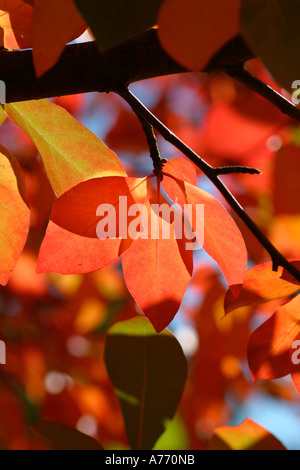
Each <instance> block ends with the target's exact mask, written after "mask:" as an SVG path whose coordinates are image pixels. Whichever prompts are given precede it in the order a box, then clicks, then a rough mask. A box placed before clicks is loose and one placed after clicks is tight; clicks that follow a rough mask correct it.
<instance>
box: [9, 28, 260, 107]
mask: <svg viewBox="0 0 300 470" xmlns="http://www.w3.org/2000/svg"><path fill="white" fill-rule="evenodd" d="M251 57H253V54H252V52H251V51H250V50H249V48H248V47H247V45H246V44H245V43H244V41H243V39H242V38H241V37H239V36H238V37H236V38H235V39H234V40H232V41H230V42H229V43H228V44H227V45H226V46H225V47H224V48H223V49H222V50H221V51H220V52H219V53H218V54H217V55H216V56H215V57H214V58H213V59H212V60H211V61H210V63H209V64H208V66H207V67H206V69H205V71H210V70H212V69H216V68H220V69H224V68H226V67H231V66H234V65H238V64H242V63H244V62H245V61H246V60H248V59H250V58H251ZM184 72H187V70H185V69H184V68H183V67H182V66H180V65H178V64H177V63H176V62H174V61H173V60H172V59H171V58H170V57H169V56H168V55H167V54H166V53H165V51H164V50H163V49H162V48H161V46H160V44H159V41H158V38H157V34H156V31H155V30H150V31H146V32H145V33H143V34H141V35H140V36H138V37H136V38H134V39H132V40H130V41H128V42H127V43H125V44H123V45H121V46H118V47H116V48H114V49H111V50H109V51H107V52H105V53H101V52H100V51H99V49H98V48H97V45H96V43H95V42H89V43H84V44H75V45H70V46H67V47H66V49H65V51H64V53H63V54H62V56H61V58H60V60H59V62H58V63H57V64H56V65H55V67H53V68H52V69H51V70H50V71H49V72H47V73H46V74H45V75H44V76H42V77H41V78H36V76H35V72H34V67H33V61H32V52H31V50H27V51H8V50H5V49H3V50H2V51H1V52H0V80H3V81H4V82H5V84H6V102H7V103H11V102H16V101H28V100H33V99H40V98H51V97H55V96H62V95H72V94H76V93H88V92H92V91H99V92H109V91H113V90H115V89H117V88H120V86H121V85H122V86H127V85H129V84H130V83H132V82H135V81H139V80H144V79H148V78H153V77H158V76H163V75H170V74H175V73H184Z"/></svg>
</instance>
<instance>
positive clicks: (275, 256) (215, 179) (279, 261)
mask: <svg viewBox="0 0 300 470" xmlns="http://www.w3.org/2000/svg"><path fill="white" fill-rule="evenodd" d="M115 92H116V93H118V94H119V95H120V96H121V97H122V98H123V99H124V100H125V101H126V102H127V103H128V104H129V105H130V106H131V108H132V110H133V111H134V112H135V113H136V114H138V115H140V116H143V117H144V118H145V119H146V120H147V121H148V122H149V123H150V124H151V125H152V126H153V127H154V129H156V130H157V131H158V132H159V133H160V134H161V135H162V137H164V139H165V140H166V141H167V142H169V143H171V144H172V145H174V147H176V148H177V149H178V150H180V151H181V152H182V153H183V154H184V155H186V156H187V157H188V158H189V159H190V160H191V161H192V162H193V163H194V164H195V165H196V166H197V167H198V168H199V169H200V170H201V171H203V173H204V174H205V175H206V176H207V177H208V178H209V179H210V181H211V182H212V183H213V184H214V185H215V186H216V188H217V189H218V190H219V191H220V193H221V194H222V195H223V197H224V198H225V199H226V201H227V202H228V204H229V205H230V206H231V208H232V209H233V210H234V211H235V212H236V214H237V215H238V216H239V217H240V219H241V220H243V222H244V223H245V224H246V226H247V227H248V228H249V230H250V231H251V232H252V233H253V235H254V236H255V237H256V239H257V240H258V241H259V242H260V243H261V245H262V246H263V247H264V248H265V249H266V251H267V252H268V253H269V255H270V256H271V258H272V260H273V267H274V270H277V269H278V267H279V266H282V267H283V268H285V269H286V270H287V271H288V272H289V273H290V274H291V275H292V276H293V277H294V278H295V279H296V280H297V281H299V282H300V271H298V269H297V268H295V267H294V266H293V265H292V264H291V263H289V261H288V260H287V259H286V258H285V257H284V256H283V255H282V254H281V253H280V252H279V251H278V250H277V249H276V248H275V247H274V245H273V244H272V243H271V242H270V240H269V239H268V238H267V237H266V236H265V235H264V234H263V232H262V231H261V230H260V229H259V228H258V226H257V225H256V224H255V223H254V222H253V220H252V219H251V218H250V217H249V216H248V214H247V213H246V212H245V210H244V209H243V207H242V206H241V205H240V204H239V202H238V201H237V200H236V199H235V197H234V196H233V195H232V194H231V192H230V191H229V189H227V187H226V186H225V185H224V183H223V182H222V181H221V180H220V178H219V175H218V172H216V170H215V168H213V167H212V166H211V165H209V164H208V163H207V162H206V161H205V160H203V159H202V158H201V157H199V155H197V154H196V153H195V152H194V151H193V150H192V149H190V148H189V147H188V146H187V145H186V144H185V143H184V142H182V140H180V139H179V138H178V137H177V136H176V135H175V134H173V133H172V132H171V131H170V130H169V129H168V128H167V127H166V126H165V125H164V124H163V123H162V122H161V121H160V120H159V119H158V118H157V117H156V116H154V115H153V114H152V113H151V111H149V109H148V108H146V107H145V106H144V104H143V103H141V101H140V100H139V99H138V98H137V97H136V96H135V95H133V93H131V91H130V90H129V89H127V88H126V89H122V90H115Z"/></svg>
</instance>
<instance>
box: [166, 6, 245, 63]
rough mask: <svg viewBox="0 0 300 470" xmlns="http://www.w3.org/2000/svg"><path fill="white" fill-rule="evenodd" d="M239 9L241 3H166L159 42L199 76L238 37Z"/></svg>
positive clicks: (178, 60)
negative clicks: (220, 51) (198, 73)
mask: <svg viewBox="0 0 300 470" xmlns="http://www.w3.org/2000/svg"><path fill="white" fill-rule="evenodd" d="M239 9H240V0H214V1H213V2H212V1H208V0H186V1H185V2H183V1H182V0H166V1H165V2H164V3H163V5H162V7H161V9H160V13H159V16H158V25H159V29H158V35H159V39H160V41H161V43H162V46H163V47H164V49H165V50H166V51H167V52H168V54H170V55H171V56H172V57H173V58H174V59H175V60H176V61H177V62H179V63H180V64H182V65H184V66H185V67H187V68H188V69H191V70H194V71H197V72H198V71H200V70H202V69H203V68H204V66H205V65H207V64H208V62H209V60H210V59H211V58H212V57H213V55H214V54H216V53H217V52H218V51H219V50H220V49H221V48H222V46H224V45H225V44H226V43H227V42H228V41H229V40H230V39H232V38H233V37H234V36H236V35H237V34H238V32H239V29H240V28H239Z"/></svg>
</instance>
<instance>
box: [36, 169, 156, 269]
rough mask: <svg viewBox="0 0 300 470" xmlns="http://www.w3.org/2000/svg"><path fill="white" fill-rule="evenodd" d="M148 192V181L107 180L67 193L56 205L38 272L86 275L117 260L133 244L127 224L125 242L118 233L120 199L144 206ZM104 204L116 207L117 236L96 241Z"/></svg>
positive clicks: (120, 178) (80, 185)
mask: <svg viewBox="0 0 300 470" xmlns="http://www.w3.org/2000/svg"><path fill="white" fill-rule="evenodd" d="M146 189H147V186H146V179H139V180H137V179H135V178H122V177H108V178H94V179H91V180H89V181H86V182H83V183H81V184H79V185H77V186H75V187H74V188H72V189H71V190H69V191H68V192H66V193H65V194H64V195H63V196H61V197H60V198H59V199H57V201H56V202H54V204H53V209H52V213H51V217H50V222H49V225H48V228H47V232H46V235H45V237H44V240H43V243H42V246H41V249H40V253H39V258H38V264H37V272H40V273H41V272H55V273H59V274H78V273H87V272H92V271H96V270H98V269H101V268H103V267H104V266H106V265H107V264H110V263H112V262H113V261H115V260H117V259H118V258H119V256H120V255H121V254H122V252H123V251H124V250H125V249H127V248H128V246H129V245H130V243H131V240H130V239H128V237H127V225H126V227H125V229H126V233H125V234H123V237H124V239H125V238H126V240H123V239H122V236H121V234H120V233H118V232H119V230H118V227H119V220H120V205H119V201H120V199H119V198H123V200H124V202H125V199H126V198H127V200H126V202H125V203H126V207H127V204H128V206H129V205H133V204H136V203H139V202H140V203H142V202H143V201H144V199H145V198H146V194H147V193H146ZM101 204H110V205H111V206H112V207H114V208H115V219H114V220H113V221H112V223H113V224H114V222H115V223H116V225H115V227H116V233H115V236H114V237H113V238H107V239H101V240H100V239H98V238H97V224H98V223H99V220H100V217H99V216H96V213H97V208H98V206H100V205H101ZM121 206H122V203H121ZM66 213H68V217H66V216H65V214H66ZM103 215H104V214H102V216H103ZM122 216H123V215H122ZM125 216H126V214H125ZM126 222H127V221H125V223H126Z"/></svg>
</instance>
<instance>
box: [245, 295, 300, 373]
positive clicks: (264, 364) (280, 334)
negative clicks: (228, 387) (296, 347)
mask: <svg viewBox="0 0 300 470" xmlns="http://www.w3.org/2000/svg"><path fill="white" fill-rule="evenodd" d="M299 333H300V295H297V296H296V297H295V298H294V299H293V300H291V301H290V302H288V303H286V304H285V305H282V306H281V307H279V308H278V309H277V310H276V312H275V313H274V315H272V317H271V318H269V319H268V320H267V321H266V322H264V323H263V324H262V325H261V326H260V327H259V328H258V329H257V330H255V332H254V333H253V334H252V335H251V337H250V339H249V343H248V362H249V367H250V370H251V373H252V376H253V378H254V380H256V381H257V380H261V379H265V380H268V379H275V378H279V377H284V376H286V375H288V374H289V373H290V372H291V368H292V362H291V357H290V354H291V348H292V344H293V342H294V340H295V339H296V337H297V336H298V335H299Z"/></svg>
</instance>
